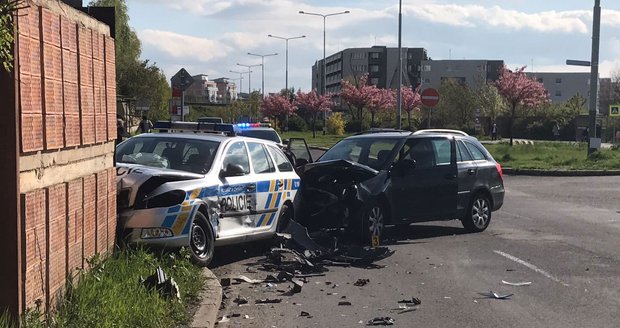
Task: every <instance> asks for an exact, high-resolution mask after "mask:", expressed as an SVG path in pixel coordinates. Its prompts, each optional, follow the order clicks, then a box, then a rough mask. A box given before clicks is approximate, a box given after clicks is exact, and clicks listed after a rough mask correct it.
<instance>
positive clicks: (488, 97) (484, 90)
mask: <svg viewBox="0 0 620 328" xmlns="http://www.w3.org/2000/svg"><path fill="white" fill-rule="evenodd" d="M474 95H475V100H476V104H477V105H478V107H479V108H480V111H481V112H482V115H484V116H487V117H489V119H491V122H495V121H496V120H497V117H498V116H499V115H501V113H503V112H504V111H506V108H507V107H506V102H505V101H504V98H503V97H502V96H501V95H500V94H499V91H497V88H496V87H495V86H494V85H492V84H486V83H485V84H483V85H482V86H480V88H478V90H476V92H475V94H474Z"/></svg>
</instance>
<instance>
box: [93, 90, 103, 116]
mask: <svg viewBox="0 0 620 328" xmlns="http://www.w3.org/2000/svg"><path fill="white" fill-rule="evenodd" d="M93 90H94V93H93V94H94V98H93V100H94V113H95V115H99V114H101V113H102V112H104V111H105V108H102V105H103V104H105V102H104V99H103V97H105V93H102V91H104V90H101V88H100V87H97V86H96V87H94V88H93Z"/></svg>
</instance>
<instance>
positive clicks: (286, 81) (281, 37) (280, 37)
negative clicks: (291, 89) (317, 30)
mask: <svg viewBox="0 0 620 328" xmlns="http://www.w3.org/2000/svg"><path fill="white" fill-rule="evenodd" d="M267 36H268V37H270V38H275V39H281V40H284V41H286V47H285V49H286V50H285V52H286V73H285V77H284V88H285V90H286V94H287V95H288V40H295V39H302V38H305V37H306V36H305V35H300V36H293V37H290V38H285V37H283V36H277V35H272V34H269V35H267ZM284 131H288V113H286V123H285V125H284Z"/></svg>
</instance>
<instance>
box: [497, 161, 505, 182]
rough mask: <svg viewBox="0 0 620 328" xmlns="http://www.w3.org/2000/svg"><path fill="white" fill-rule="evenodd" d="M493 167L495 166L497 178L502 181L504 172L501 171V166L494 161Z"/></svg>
mask: <svg viewBox="0 0 620 328" xmlns="http://www.w3.org/2000/svg"><path fill="white" fill-rule="evenodd" d="M495 167H496V168H497V173H498V174H499V178H500V179H502V181H504V173H503V172H502V166H501V165H500V164H499V163H495Z"/></svg>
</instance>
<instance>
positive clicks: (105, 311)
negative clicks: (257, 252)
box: [0, 249, 204, 328]
mask: <svg viewBox="0 0 620 328" xmlns="http://www.w3.org/2000/svg"><path fill="white" fill-rule="evenodd" d="M188 256H189V254H188V253H187V251H184V250H182V251H181V252H178V253H164V254H153V253H151V252H148V251H145V250H142V249H127V250H122V251H118V252H117V253H115V254H114V255H113V256H111V257H109V258H108V259H105V260H103V261H99V260H97V259H95V260H93V261H91V263H92V269H91V270H90V271H88V272H86V273H81V274H79V279H78V280H79V282H78V283H77V284H75V285H74V284H72V283H69V287H68V289H67V295H66V298H65V300H64V302H63V303H62V304H61V305H60V307H59V309H58V311H57V312H56V313H55V314H53V315H52V316H49V317H48V318H47V319H45V320H43V321H41V320H32V319H31V317H36V315H35V316H33V315H31V314H29V315H28V316H25V317H24V319H22V327H25V328H30V327H43V326H46V327H58V328H64V327H68V328H69V327H71V328H72V327H76V328H77V327H103V328H107V327H110V328H112V327H177V326H179V325H181V324H183V323H186V322H188V320H189V319H190V317H189V315H188V313H187V308H186V306H187V305H188V304H192V303H195V302H196V301H197V299H198V295H199V293H200V291H201V289H202V288H203V286H204V278H203V276H202V275H201V273H200V270H201V269H200V268H198V267H196V266H194V265H192V264H191V263H190V262H189V259H188ZM158 266H161V267H162V269H163V270H164V272H165V273H166V275H167V276H168V277H172V278H174V280H175V281H176V282H177V284H178V285H179V289H180V292H181V299H182V301H181V302H179V301H177V300H174V299H165V298H163V297H162V296H160V294H159V293H158V292H157V291H156V290H152V291H149V290H147V289H146V288H145V287H144V286H143V284H142V283H141V278H146V277H148V276H150V275H152V274H153V273H154V272H155V269H156V268H157V267H158ZM4 317H6V316H4ZM2 320H5V319H2V318H0V324H3V323H4V322H3V321H2ZM3 326H4V325H3ZM7 326H8V325H7ZM9 327H10V326H9Z"/></svg>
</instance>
